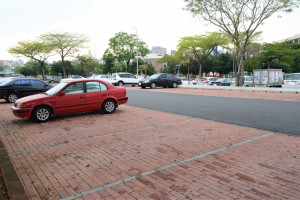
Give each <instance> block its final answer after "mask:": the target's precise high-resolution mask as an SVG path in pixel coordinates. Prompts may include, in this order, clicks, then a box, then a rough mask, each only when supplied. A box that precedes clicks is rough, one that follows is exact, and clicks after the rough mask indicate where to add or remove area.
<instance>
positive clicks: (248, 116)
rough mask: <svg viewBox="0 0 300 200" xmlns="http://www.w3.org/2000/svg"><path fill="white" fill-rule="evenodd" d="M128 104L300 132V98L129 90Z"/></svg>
mask: <svg viewBox="0 0 300 200" xmlns="http://www.w3.org/2000/svg"><path fill="white" fill-rule="evenodd" d="M127 95H128V97H129V101H128V104H127V105H130V106H136V107H141V108H147V109H152V110H158V111H163V112H168V113H174V114H181V115H187V116H192V117H197V118H201V119H208V120H214V121H218V122H225V123H229V124H236V125H242V126H246V127H252V128H258V129H263V130H269V131H270V132H280V133H285V134H291V135H297V136H300V102H290V101H278V100H263V99H242V98H231V97H212V96H200V95H188V94H175V93H165V92H153V91H143V90H127Z"/></svg>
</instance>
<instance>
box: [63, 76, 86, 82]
mask: <svg viewBox="0 0 300 200" xmlns="http://www.w3.org/2000/svg"><path fill="white" fill-rule="evenodd" d="M74 79H84V78H83V77H82V76H71V77H69V78H63V79H61V80H60V82H64V81H68V80H74Z"/></svg>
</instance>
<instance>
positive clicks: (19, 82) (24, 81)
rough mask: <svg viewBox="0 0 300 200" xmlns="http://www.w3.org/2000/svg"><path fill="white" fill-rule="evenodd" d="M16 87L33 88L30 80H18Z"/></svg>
mask: <svg viewBox="0 0 300 200" xmlns="http://www.w3.org/2000/svg"><path fill="white" fill-rule="evenodd" d="M14 86H31V85H30V82H29V80H28V79H21V80H17V81H16V82H15V83H14Z"/></svg>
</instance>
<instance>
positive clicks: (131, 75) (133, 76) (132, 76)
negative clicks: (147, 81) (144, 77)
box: [128, 74, 136, 78]
mask: <svg viewBox="0 0 300 200" xmlns="http://www.w3.org/2000/svg"><path fill="white" fill-rule="evenodd" d="M128 75H129V78H136V77H135V75H133V74H128Z"/></svg>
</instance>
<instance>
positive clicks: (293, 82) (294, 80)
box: [284, 73, 300, 86]
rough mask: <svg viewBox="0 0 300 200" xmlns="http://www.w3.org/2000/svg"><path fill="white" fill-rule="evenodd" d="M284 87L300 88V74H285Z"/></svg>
mask: <svg viewBox="0 0 300 200" xmlns="http://www.w3.org/2000/svg"><path fill="white" fill-rule="evenodd" d="M284 85H286V86H300V73H292V74H285V76H284Z"/></svg>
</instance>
